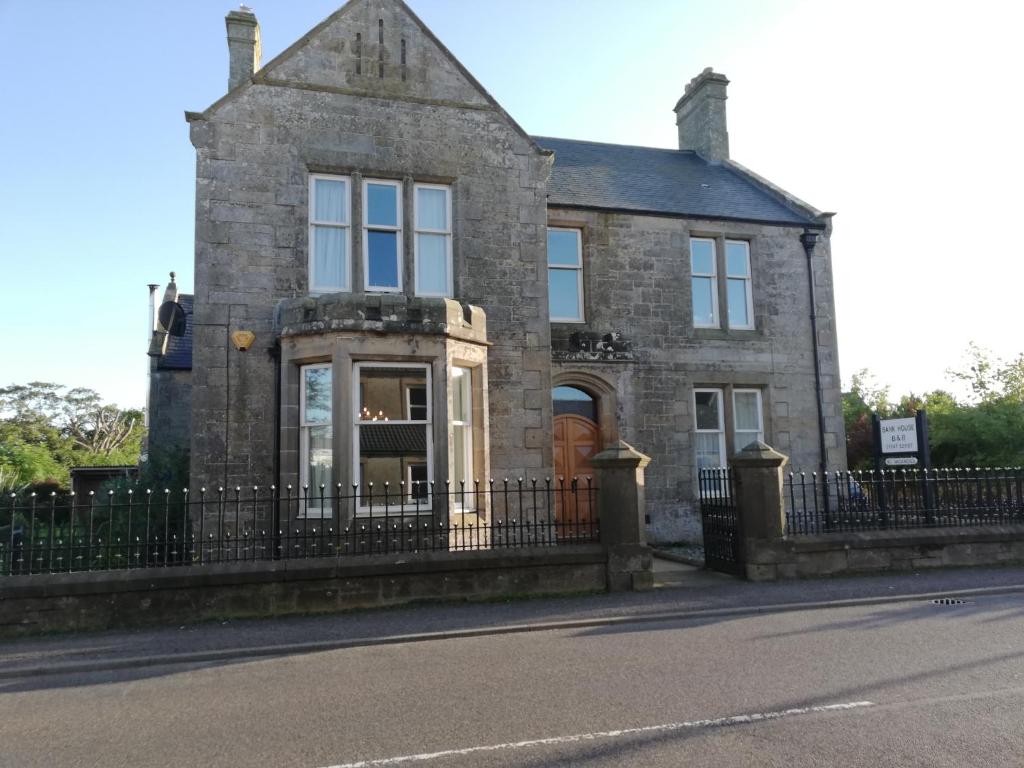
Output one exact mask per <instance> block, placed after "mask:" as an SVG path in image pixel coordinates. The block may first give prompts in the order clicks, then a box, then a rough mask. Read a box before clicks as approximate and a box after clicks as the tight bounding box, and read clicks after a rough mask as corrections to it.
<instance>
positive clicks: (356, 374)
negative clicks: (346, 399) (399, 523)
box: [352, 360, 434, 517]
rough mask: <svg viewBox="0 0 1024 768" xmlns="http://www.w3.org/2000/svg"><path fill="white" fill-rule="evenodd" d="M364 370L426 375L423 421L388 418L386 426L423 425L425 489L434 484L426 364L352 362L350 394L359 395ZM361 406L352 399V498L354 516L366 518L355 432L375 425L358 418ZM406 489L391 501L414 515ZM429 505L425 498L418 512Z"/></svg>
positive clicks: (356, 433)
mask: <svg viewBox="0 0 1024 768" xmlns="http://www.w3.org/2000/svg"><path fill="white" fill-rule="evenodd" d="M364 368H418V369H421V370H423V371H425V372H426V380H427V420H426V421H421V420H413V419H391V418H389V419H388V421H387V423H388V424H419V425H424V426H425V427H426V430H427V487H428V488H429V487H430V483H432V482H433V481H434V432H433V428H434V414H433V402H432V401H433V397H432V396H431V393H432V391H433V390H432V388H431V387H432V384H431V371H430V364H429V363H417V362H407V363H395V362H376V361H373V360H366V361H362V362H358V363H353V364H352V391H353V392H359V391H360V390H359V383H360V374H361V373H362V371H363V369H364ZM361 404H362V398H361V397H354V398H352V423H353V427H352V471H353V473H354V475H353V477H354V478H356V480H357V481H358V482H359V483H360V485H359V490H358V491H357V493H356V496H357V503H356V515H358V516H360V517H369V515H370V508H369V506H365V507H364V506H363V502H362V498H363V487H362V473H361V471H360V467H359V463H360V462H359V458H360V452H359V449H360V446H359V430H360V425H361V424H368V423H375V422H367V421H365V420H363V419H362V418H360V413H359V408H360V406H361ZM406 490H407V493H406V494H404V495H403V494H401V493H397V492H396V493H397V495H396V497H395V498H396V499H401V503H403V504H404V505H405V512H406V513H407V514H415V513H416V501H415V500H414V499H413V500H412V502H411V505H412V506H411V508H410V501H409V499H411V498H412V497H411V490H412V489H411V488H407V489H406ZM381 496H383V492H381ZM432 503H433V499H429V498H428V500H427V502H426V503H422V502H421V503H420V505H419V511H420V512H429V511H430V509H431V505H432ZM396 506H397V505H396ZM389 514H390V511H389Z"/></svg>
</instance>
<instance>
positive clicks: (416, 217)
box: [412, 184, 455, 298]
mask: <svg viewBox="0 0 1024 768" xmlns="http://www.w3.org/2000/svg"><path fill="white" fill-rule="evenodd" d="M421 189H439V190H442V191H443V192H444V193H445V201H446V209H447V211H446V216H447V221H448V228H447V229H428V228H426V227H421V226H420V210H419V191H420V190H421ZM412 206H413V235H412V247H413V287H414V288H415V291H416V295H417V296H429V297H438V298H451V297H452V296H453V295H454V294H455V290H454V287H453V277H452V188H451V187H450V186H449V185H447V184H414V185H413V189H412ZM421 234H423V235H444V236H445V257H446V259H447V271H448V281H447V284H446V286H445V292H444V293H428V292H425V291H421V290H420V239H419V237H418V235H421Z"/></svg>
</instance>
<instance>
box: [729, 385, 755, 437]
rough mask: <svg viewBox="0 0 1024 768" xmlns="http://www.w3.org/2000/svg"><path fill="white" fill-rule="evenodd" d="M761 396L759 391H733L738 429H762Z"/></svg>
mask: <svg viewBox="0 0 1024 768" xmlns="http://www.w3.org/2000/svg"><path fill="white" fill-rule="evenodd" d="M759 401H760V398H759V397H758V394H757V392H733V399H732V402H733V411H734V412H735V420H736V430H737V431H739V430H747V431H753V432H757V431H759V430H760V429H761V413H760V410H761V409H760V408H759V407H758V405H759Z"/></svg>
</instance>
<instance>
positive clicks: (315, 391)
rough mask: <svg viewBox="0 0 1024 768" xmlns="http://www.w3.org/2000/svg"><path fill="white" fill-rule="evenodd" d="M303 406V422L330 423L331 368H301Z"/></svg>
mask: <svg viewBox="0 0 1024 768" xmlns="http://www.w3.org/2000/svg"><path fill="white" fill-rule="evenodd" d="M302 373H303V387H305V406H306V410H305V413H304V414H303V422H304V423H306V424H330V423H331V369H330V368H329V367H324V368H303V369H302Z"/></svg>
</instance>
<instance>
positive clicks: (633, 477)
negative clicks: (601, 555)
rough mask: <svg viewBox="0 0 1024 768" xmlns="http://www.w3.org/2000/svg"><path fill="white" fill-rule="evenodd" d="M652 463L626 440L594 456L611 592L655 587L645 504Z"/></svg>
mask: <svg viewBox="0 0 1024 768" xmlns="http://www.w3.org/2000/svg"><path fill="white" fill-rule="evenodd" d="M650 463H651V459H650V457H649V456H645V455H644V454H642V453H640V452H639V451H638V450H636V449H635V448H634V447H633V446H631V445H630V444H629V443H627V442H624V441H622V440H619V441H618V442H617V443H615V445H613V446H611V447H610V448H607V449H605V450H603V451H601V453H599V454H597V455H596V456H593V457H591V459H590V466H592V467H593V468H594V472H595V474H596V476H597V511H598V516H599V518H600V525H601V543H602V544H603V545H604V546H605V549H606V550H607V552H608V590H609V591H611V592H623V591H628V590H644V589H651V588H652V587H653V586H654V574H653V572H652V571H651V564H652V563H651V551H650V549H648V547H647V535H646V531H645V525H646V521H645V514H646V511H645V507H644V468H645V467H646V466H647V465H648V464H650Z"/></svg>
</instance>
